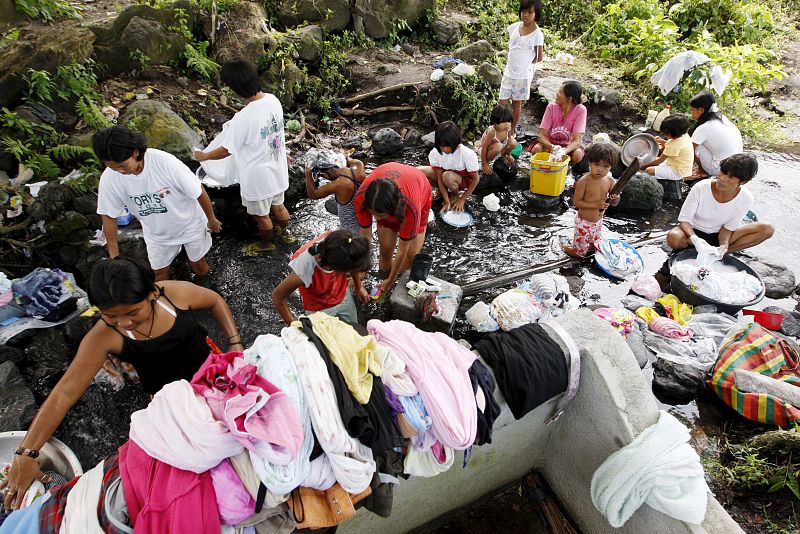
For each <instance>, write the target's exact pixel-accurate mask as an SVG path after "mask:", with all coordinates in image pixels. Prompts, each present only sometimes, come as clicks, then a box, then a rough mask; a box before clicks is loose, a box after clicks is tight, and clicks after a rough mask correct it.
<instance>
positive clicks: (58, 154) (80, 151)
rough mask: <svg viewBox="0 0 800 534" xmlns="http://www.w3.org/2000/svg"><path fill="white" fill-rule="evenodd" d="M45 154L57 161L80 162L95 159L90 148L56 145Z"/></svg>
mask: <svg viewBox="0 0 800 534" xmlns="http://www.w3.org/2000/svg"><path fill="white" fill-rule="evenodd" d="M47 154H48V155H49V156H51V157H53V158H55V159H57V160H59V161H75V160H78V161H81V160H85V159H90V158H94V157H96V156H95V155H94V151H93V150H92V149H91V148H86V147H83V146H77V145H65V144H61V145H56V146H54V147H52V148H50V149H49V150H48V151H47Z"/></svg>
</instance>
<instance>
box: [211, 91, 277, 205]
mask: <svg viewBox="0 0 800 534" xmlns="http://www.w3.org/2000/svg"><path fill="white" fill-rule="evenodd" d="M226 130H229V131H230V134H229V135H230V137H227V138H226V144H225V148H226V149H228V152H229V153H230V154H231V156H230V157H232V158H234V159H235V160H236V169H237V171H238V173H239V184H240V186H241V194H242V198H243V199H244V200H250V201H257V200H265V199H267V198H269V197H273V196H275V195H277V194H279V193H283V192H284V191H286V189H288V188H289V167H288V166H287V163H286V138H285V137H284V132H283V108H281V103H280V102H279V101H278V99H277V98H276V97H275V95H272V94H270V93H264V96H263V97H261V98H259V99H258V100H254V101H252V102H250V103H249V104H247V105H246V106H245V107H244V108H243V109H242V110H240V111H239V112H238V113H236V115H234V116H233V118H232V119H231V123H230V126H229V127H228V128H227V129H226ZM228 145H231V146H228Z"/></svg>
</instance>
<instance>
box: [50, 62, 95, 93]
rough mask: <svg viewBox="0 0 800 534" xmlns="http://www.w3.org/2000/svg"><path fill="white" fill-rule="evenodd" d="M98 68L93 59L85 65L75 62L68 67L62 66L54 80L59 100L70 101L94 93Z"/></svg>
mask: <svg viewBox="0 0 800 534" xmlns="http://www.w3.org/2000/svg"><path fill="white" fill-rule="evenodd" d="M96 67H97V64H96V63H95V62H94V60H92V59H87V60H85V61H84V62H83V63H78V62H77V61H73V62H72V63H69V64H68V65H60V66H59V67H58V69H57V70H56V75H55V80H54V82H55V84H56V94H58V96H59V98H63V99H64V100H69V99H70V98H73V97H74V98H80V97H81V96H84V95H86V94H90V93H93V92H94V90H95V88H96V87H97V75H96V74H95V69H96Z"/></svg>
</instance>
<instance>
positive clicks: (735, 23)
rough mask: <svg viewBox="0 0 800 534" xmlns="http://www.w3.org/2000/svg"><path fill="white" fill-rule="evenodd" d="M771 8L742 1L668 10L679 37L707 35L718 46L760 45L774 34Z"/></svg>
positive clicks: (711, 0) (684, 4) (686, 0)
mask: <svg viewBox="0 0 800 534" xmlns="http://www.w3.org/2000/svg"><path fill="white" fill-rule="evenodd" d="M771 10H772V8H771V7H769V6H768V5H767V4H762V3H760V2H753V1H743V0H682V1H680V2H677V3H676V4H674V5H672V6H671V7H670V8H669V16H670V18H671V19H672V20H673V21H675V23H676V24H677V25H678V27H679V28H680V31H681V33H682V34H683V35H684V36H685V37H687V38H691V37H694V36H697V35H699V34H702V33H703V32H706V31H707V32H709V33H710V34H712V35H713V39H714V40H715V41H716V42H717V43H719V44H720V45H722V46H730V45H734V44H747V43H750V44H753V43H761V42H763V41H764V40H765V39H767V38H769V37H770V36H771V35H772V34H773V33H775V29H776V28H775V21H774V20H773V17H772V12H771Z"/></svg>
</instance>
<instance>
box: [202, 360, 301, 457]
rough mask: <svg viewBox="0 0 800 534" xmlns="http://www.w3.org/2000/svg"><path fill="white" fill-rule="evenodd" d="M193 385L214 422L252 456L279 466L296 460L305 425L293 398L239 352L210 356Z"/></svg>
mask: <svg viewBox="0 0 800 534" xmlns="http://www.w3.org/2000/svg"><path fill="white" fill-rule="evenodd" d="M191 383H192V387H193V388H194V390H195V391H196V392H197V393H199V394H200V395H202V396H203V397H205V399H206V402H208V407H209V408H210V409H211V413H212V415H213V416H214V419H216V420H218V421H222V422H223V423H225V424H226V425H227V426H228V427H229V428H230V430H231V434H233V436H234V437H235V438H236V439H237V440H238V441H239V442H240V443H241V444H242V445H244V446H245V447H246V448H248V449H249V450H251V451H253V453H254V454H256V455H257V456H259V457H260V458H263V459H265V460H267V461H269V462H272V463H275V464H278V465H286V464H288V463H289V462H291V461H292V460H294V459H295V458H296V457H297V453H298V452H299V451H300V445H301V444H302V442H303V425H302V423H301V422H300V417H299V416H298V415H297V410H296V408H295V407H294V403H293V402H292V399H291V398H289V396H288V395H286V394H285V393H284V392H283V391H281V390H279V389H278V388H277V387H275V386H274V385H273V384H272V383H270V382H269V381H267V380H266V379H264V378H263V377H261V376H260V375H259V374H258V372H257V368H256V366H255V365H251V364H249V363H245V361H244V360H243V359H242V354H241V353H240V352H229V353H227V354H214V353H211V354H210V355H209V356H208V359H207V360H206V361H205V363H203V365H202V366H201V367H200V369H199V370H198V371H197V373H195V375H194V376H193V377H192V382H191Z"/></svg>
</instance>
